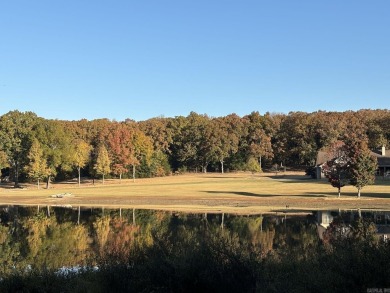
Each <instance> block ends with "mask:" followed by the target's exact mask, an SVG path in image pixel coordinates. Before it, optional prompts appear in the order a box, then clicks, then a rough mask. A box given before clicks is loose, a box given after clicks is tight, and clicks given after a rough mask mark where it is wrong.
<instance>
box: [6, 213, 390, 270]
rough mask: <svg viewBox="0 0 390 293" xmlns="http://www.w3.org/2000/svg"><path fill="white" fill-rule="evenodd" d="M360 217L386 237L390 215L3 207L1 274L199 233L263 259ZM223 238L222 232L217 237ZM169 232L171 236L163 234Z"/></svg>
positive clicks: (96, 258)
mask: <svg viewBox="0 0 390 293" xmlns="http://www.w3.org/2000/svg"><path fill="white" fill-rule="evenodd" d="M357 218H365V219H370V220H371V221H372V222H373V223H374V224H375V227H376V228H377V230H376V234H377V235H378V237H381V238H383V239H386V238H387V237H389V236H390V228H389V227H390V226H389V224H390V212H386V211H360V210H349V211H339V210H338V211H314V212H307V211H301V212H299V211H294V212H293V213H288V212H280V213H270V214H262V215H233V214H224V213H222V214H207V213H204V214H192V213H181V212H180V213H179V212H167V211H155V210H138V209H108V208H83V207H81V208H80V207H78V208H70V207H68V208H65V207H47V206H44V207H43V206H29V207H23V206H2V207H0V221H1V222H0V258H1V260H0V274H1V275H3V276H4V275H7V274H10V273H12V272H13V271H15V270H16V271H23V270H24V271H25V270H34V269H43V268H44V269H59V268H64V267H66V268H75V267H85V266H89V267H91V266H92V267H93V266H99V264H100V262H101V261H102V260H104V259H105V258H106V257H108V256H109V257H114V258H115V259H121V258H126V257H129V255H130V254H132V253H134V251H135V247H148V246H152V245H154V244H155V242H156V240H157V239H160V238H164V237H169V239H171V240H172V243H175V241H176V239H177V240H178V241H179V238H180V241H179V242H180V243H183V239H187V238H189V237H203V236H204V235H205V234H204V233H206V232H207V233H214V234H215V235H229V236H230V237H234V238H236V239H237V240H238V241H239V242H240V243H241V244H244V245H243V246H242V247H251V248H252V249H253V248H257V249H258V251H259V253H262V254H264V255H267V254H269V253H272V252H273V251H280V250H291V249H294V248H299V249H302V250H304V249H305V247H309V246H312V245H315V244H316V243H318V242H321V241H323V240H324V238H326V237H325V236H324V235H326V231H327V230H329V227H330V226H331V225H332V223H334V222H335V221H336V219H337V222H338V223H343V229H344V231H345V229H348V225H349V223H351V222H352V221H354V220H355V219H357ZM221 233H222V234H221ZM167 235H168V236H167Z"/></svg>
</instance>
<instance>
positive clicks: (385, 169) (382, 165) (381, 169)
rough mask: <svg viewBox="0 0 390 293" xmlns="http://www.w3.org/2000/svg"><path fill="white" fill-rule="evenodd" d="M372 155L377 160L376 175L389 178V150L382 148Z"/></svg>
mask: <svg viewBox="0 0 390 293" xmlns="http://www.w3.org/2000/svg"><path fill="white" fill-rule="evenodd" d="M372 154H373V155H374V156H375V157H377V159H378V171H377V175H379V176H383V177H390V150H386V148H385V147H384V146H383V147H382V148H381V150H379V151H373V152H372Z"/></svg>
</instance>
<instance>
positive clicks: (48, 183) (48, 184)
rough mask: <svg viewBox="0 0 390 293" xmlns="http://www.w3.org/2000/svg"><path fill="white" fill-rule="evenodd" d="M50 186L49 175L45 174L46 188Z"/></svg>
mask: <svg viewBox="0 0 390 293" xmlns="http://www.w3.org/2000/svg"><path fill="white" fill-rule="evenodd" d="M49 188H50V175H49V176H47V181H46V189H49Z"/></svg>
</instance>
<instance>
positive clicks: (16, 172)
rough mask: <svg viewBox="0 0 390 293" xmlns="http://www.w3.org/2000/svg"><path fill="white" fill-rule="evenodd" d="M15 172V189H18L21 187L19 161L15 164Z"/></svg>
mask: <svg viewBox="0 0 390 293" xmlns="http://www.w3.org/2000/svg"><path fill="white" fill-rule="evenodd" d="M14 170H15V174H14V181H15V184H14V187H15V188H16V187H18V186H19V164H18V162H17V161H16V162H15V167H14Z"/></svg>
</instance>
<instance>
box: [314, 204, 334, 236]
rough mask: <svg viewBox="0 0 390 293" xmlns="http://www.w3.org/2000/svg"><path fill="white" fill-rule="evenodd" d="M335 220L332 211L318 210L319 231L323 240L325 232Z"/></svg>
mask: <svg viewBox="0 0 390 293" xmlns="http://www.w3.org/2000/svg"><path fill="white" fill-rule="evenodd" d="M332 221H333V216H332V215H331V212H330V211H318V212H317V232H318V236H319V237H320V239H321V240H323V237H324V233H325V231H326V229H327V228H328V227H329V225H330V224H331V223H332Z"/></svg>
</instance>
